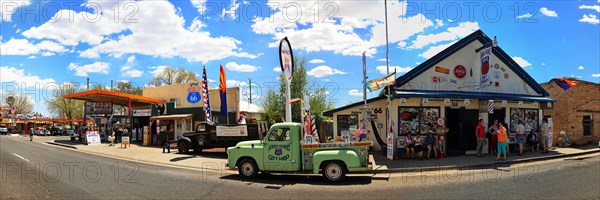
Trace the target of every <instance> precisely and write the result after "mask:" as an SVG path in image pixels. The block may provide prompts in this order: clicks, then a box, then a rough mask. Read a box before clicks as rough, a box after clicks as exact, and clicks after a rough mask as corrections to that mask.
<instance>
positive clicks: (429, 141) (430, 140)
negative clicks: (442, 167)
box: [425, 132, 438, 160]
mask: <svg viewBox="0 0 600 200" xmlns="http://www.w3.org/2000/svg"><path fill="white" fill-rule="evenodd" d="M436 142H437V141H436V139H435V137H433V133H432V132H429V134H428V135H427V137H426V138H425V145H427V160H429V155H431V150H433V152H434V154H433V155H435V158H436V159H437V158H438V153H437V147H436V145H435V143H436Z"/></svg>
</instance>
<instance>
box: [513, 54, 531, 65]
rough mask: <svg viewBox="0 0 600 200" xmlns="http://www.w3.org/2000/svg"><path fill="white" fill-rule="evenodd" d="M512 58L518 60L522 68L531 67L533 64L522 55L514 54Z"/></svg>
mask: <svg viewBox="0 0 600 200" xmlns="http://www.w3.org/2000/svg"><path fill="white" fill-rule="evenodd" d="M512 59H513V60H514V61H515V62H517V64H519V66H521V67H522V68H525V67H529V66H531V63H529V61H527V60H525V59H524V58H522V57H518V56H513V57H512Z"/></svg>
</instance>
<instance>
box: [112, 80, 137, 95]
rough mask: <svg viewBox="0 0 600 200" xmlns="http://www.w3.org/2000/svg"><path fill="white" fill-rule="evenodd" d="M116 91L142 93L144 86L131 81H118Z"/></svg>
mask: <svg viewBox="0 0 600 200" xmlns="http://www.w3.org/2000/svg"><path fill="white" fill-rule="evenodd" d="M115 92H121V93H127V94H135V95H142V88H141V87H139V86H135V83H132V82H129V81H117V88H116V89H115Z"/></svg>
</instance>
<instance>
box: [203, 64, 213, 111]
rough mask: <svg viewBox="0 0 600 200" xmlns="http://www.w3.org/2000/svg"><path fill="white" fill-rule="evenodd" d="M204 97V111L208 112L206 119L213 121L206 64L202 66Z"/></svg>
mask: <svg viewBox="0 0 600 200" xmlns="http://www.w3.org/2000/svg"><path fill="white" fill-rule="evenodd" d="M202 98H204V113H206V121H207V122H212V114H211V112H210V100H209V99H208V80H207V79H206V65H204V67H203V68H202Z"/></svg>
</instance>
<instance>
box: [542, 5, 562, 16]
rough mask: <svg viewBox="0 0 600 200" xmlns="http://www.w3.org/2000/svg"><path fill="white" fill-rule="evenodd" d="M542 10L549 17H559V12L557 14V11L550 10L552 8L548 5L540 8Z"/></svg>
mask: <svg viewBox="0 0 600 200" xmlns="http://www.w3.org/2000/svg"><path fill="white" fill-rule="evenodd" d="M540 12H541V13H542V14H543V15H545V16H548V17H558V14H556V11H554V10H550V9H548V8H546V7H542V8H540Z"/></svg>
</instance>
